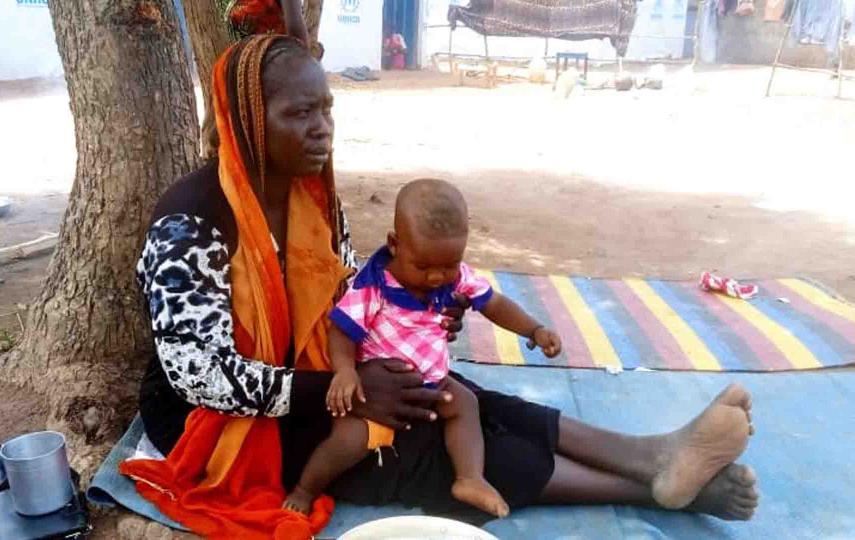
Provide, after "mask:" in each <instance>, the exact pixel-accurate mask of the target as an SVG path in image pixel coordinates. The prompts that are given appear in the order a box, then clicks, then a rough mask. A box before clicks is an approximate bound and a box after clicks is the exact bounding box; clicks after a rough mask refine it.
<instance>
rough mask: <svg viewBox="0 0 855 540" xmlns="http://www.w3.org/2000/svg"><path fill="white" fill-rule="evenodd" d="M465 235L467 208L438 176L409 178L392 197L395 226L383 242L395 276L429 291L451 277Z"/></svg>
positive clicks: (455, 271)
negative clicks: (419, 178) (410, 179)
mask: <svg viewBox="0 0 855 540" xmlns="http://www.w3.org/2000/svg"><path fill="white" fill-rule="evenodd" d="M468 236H469V211H468V209H467V207H466V200H465V199H464V198H463V195H462V194H461V193H460V191H458V190H457V188H456V187H454V186H453V185H451V184H450V183H448V182H445V181H444V180H434V179H429V178H426V179H421V180H414V181H412V182H410V183H409V184H407V185H406V186H404V187H403V188H401V191H400V192H399V193H398V199H397V201H396V202H395V230H394V231H393V232H390V233H389V237H388V246H389V250H390V251H391V252H392V256H393V257H394V259H395V260H394V264H393V267H394V271H393V274H394V275H395V279H397V280H398V281H399V282H400V283H401V285H403V286H404V287H406V288H408V289H415V290H417V291H429V290H431V289H435V288H437V287H440V286H442V285H447V284H450V283H454V282H455V281H456V280H457V277H458V271H459V267H460V263H461V262H462V261H463V253H464V252H465V251H466V241H467V239H468Z"/></svg>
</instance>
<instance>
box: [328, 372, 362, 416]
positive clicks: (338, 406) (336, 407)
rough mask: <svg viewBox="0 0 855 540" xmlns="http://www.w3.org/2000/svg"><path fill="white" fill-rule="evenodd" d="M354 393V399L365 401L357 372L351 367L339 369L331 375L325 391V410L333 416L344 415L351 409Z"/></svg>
mask: <svg viewBox="0 0 855 540" xmlns="http://www.w3.org/2000/svg"><path fill="white" fill-rule="evenodd" d="M354 393H356V399H358V400H359V401H361V402H363V403H365V391H364V390H362V382H361V381H360V380H359V374H357V373H356V370H355V369H354V368H352V367H350V368H345V369H340V370H339V371H338V372H337V373H336V374H335V375H334V376H333V379H332V382H331V383H330V389H329V391H328V392H327V410H328V411H330V412H331V413H332V415H333V416H346V415H347V413H348V412H349V411H350V410H351V409H353V394H354Z"/></svg>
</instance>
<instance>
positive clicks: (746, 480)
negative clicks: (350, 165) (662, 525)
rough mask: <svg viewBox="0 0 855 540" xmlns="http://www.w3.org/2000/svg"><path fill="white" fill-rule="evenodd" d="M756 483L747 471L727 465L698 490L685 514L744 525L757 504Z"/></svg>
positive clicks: (745, 468)
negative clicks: (740, 522) (705, 516)
mask: <svg viewBox="0 0 855 540" xmlns="http://www.w3.org/2000/svg"><path fill="white" fill-rule="evenodd" d="M756 483H757V477H756V476H755V475H754V471H753V470H751V467H746V466H745V465H736V464H730V465H728V466H727V467H725V468H724V469H722V470H721V471H720V472H719V473H718V474H717V475H715V477H713V479H712V480H710V483H709V484H707V485H705V486H704V487H703V489H701V492H700V493H698V496H697V498H696V499H695V500H694V501H692V504H690V505H689V506H687V507H686V510H688V511H690V512H700V513H703V514H710V515H712V516H715V517H717V518H721V519H725V520H729V521H736V520H739V521H747V520H749V519H751V517H752V516H753V515H754V510H755V509H756V508H757V505H758V504H759V502H760V495H759V494H758V493H757V488H756Z"/></svg>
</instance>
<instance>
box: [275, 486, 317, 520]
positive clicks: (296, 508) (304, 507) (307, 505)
mask: <svg viewBox="0 0 855 540" xmlns="http://www.w3.org/2000/svg"><path fill="white" fill-rule="evenodd" d="M314 500H315V498H314V497H312V494H311V493H309V492H308V491H306V490H304V489H303V488H301V487H300V486H297V487H295V488H294V491H292V492H291V494H290V495H288V498H287V499H285V503H284V504H283V505H282V508H285V509H287V510H291V511H293V512H300V513H301V514H306V515H307V516H308V515H309V512H311V511H312V501H314Z"/></svg>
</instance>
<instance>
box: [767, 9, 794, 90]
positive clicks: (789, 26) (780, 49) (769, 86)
mask: <svg viewBox="0 0 855 540" xmlns="http://www.w3.org/2000/svg"><path fill="white" fill-rule="evenodd" d="M797 9H799V0H794V1H793V7H792V8H790V17H789V18H788V19H787V31H786V32H784V35H783V36H782V37H781V42H780V43H779V44H778V52H776V53H775V62H774V63H773V64H772V73H771V74H770V75H769V84H767V85H766V97H769V95H770V94H771V93H772V81H773V80H774V79H775V69H777V67H778V64H779V63H780V62H781V54H783V52H784V43H786V41H787V38H789V37H790V31H791V30H792V29H793V18H794V17H795V15H796V10H797Z"/></svg>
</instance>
